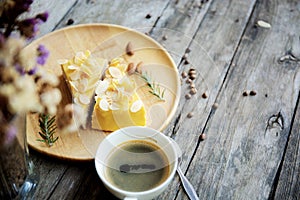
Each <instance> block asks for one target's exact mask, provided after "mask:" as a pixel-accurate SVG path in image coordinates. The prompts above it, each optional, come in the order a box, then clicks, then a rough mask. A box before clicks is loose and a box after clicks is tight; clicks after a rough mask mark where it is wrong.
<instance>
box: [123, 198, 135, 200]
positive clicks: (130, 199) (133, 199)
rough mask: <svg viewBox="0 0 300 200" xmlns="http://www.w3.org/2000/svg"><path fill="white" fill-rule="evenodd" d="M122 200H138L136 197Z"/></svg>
mask: <svg viewBox="0 0 300 200" xmlns="http://www.w3.org/2000/svg"><path fill="white" fill-rule="evenodd" d="M123 200H138V199H137V198H136V197H125V198H124V199H123Z"/></svg>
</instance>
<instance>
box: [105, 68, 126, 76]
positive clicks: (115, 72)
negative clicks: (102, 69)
mask: <svg viewBox="0 0 300 200" xmlns="http://www.w3.org/2000/svg"><path fill="white" fill-rule="evenodd" d="M108 71H109V73H110V75H111V76H112V77H113V78H116V79H121V78H122V77H123V76H122V72H121V70H119V69H118V68H116V67H110V68H108Z"/></svg>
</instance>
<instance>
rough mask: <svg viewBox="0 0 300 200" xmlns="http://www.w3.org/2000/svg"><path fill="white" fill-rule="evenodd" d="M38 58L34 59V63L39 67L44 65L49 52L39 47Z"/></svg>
mask: <svg viewBox="0 0 300 200" xmlns="http://www.w3.org/2000/svg"><path fill="white" fill-rule="evenodd" d="M37 51H38V57H37V58H36V62H37V63H38V64H40V65H44V64H45V63H46V60H47V58H48V56H49V51H48V50H47V49H46V47H45V46H44V45H41V44H40V45H39V46H38V48H37Z"/></svg>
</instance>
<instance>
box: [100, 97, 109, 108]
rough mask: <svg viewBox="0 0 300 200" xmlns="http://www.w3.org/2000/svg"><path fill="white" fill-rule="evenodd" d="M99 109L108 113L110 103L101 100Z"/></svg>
mask: <svg viewBox="0 0 300 200" xmlns="http://www.w3.org/2000/svg"><path fill="white" fill-rule="evenodd" d="M99 107H100V108H101V109H102V110H104V111H108V110H109V103H108V102H107V100H106V99H101V100H100V102H99Z"/></svg>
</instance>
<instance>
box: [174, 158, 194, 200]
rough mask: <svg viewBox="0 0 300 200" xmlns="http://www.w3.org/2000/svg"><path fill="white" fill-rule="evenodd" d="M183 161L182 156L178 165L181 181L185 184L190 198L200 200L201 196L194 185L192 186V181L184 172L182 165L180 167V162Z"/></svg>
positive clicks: (184, 186)
mask: <svg viewBox="0 0 300 200" xmlns="http://www.w3.org/2000/svg"><path fill="white" fill-rule="evenodd" d="M180 162H181V158H180V157H179V158H178V167H177V173H178V175H179V177H180V180H181V183H182V185H183V188H184V190H185V192H186V193H187V195H188V196H189V198H190V200H199V197H198V195H197V193H196V191H195V189H194V187H193V186H192V184H191V183H190V181H189V180H188V179H187V178H186V176H185V175H184V174H183V172H182V171H181V169H180V167H179V163H180Z"/></svg>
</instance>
